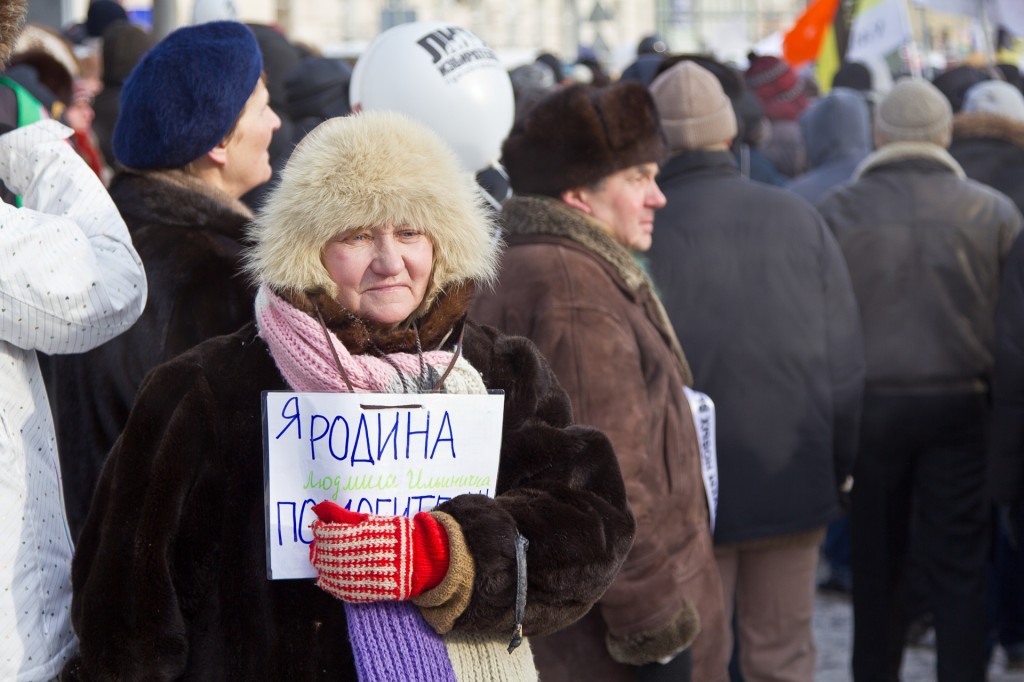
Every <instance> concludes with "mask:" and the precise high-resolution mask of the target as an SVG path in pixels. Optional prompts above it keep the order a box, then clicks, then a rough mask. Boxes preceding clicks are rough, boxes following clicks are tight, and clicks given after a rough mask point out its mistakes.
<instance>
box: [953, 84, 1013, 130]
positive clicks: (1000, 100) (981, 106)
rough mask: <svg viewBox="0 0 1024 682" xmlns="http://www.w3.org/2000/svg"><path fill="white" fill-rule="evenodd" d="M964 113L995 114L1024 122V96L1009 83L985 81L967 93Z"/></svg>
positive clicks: (972, 87)
mask: <svg viewBox="0 0 1024 682" xmlns="http://www.w3.org/2000/svg"><path fill="white" fill-rule="evenodd" d="M964 111H965V112H980V113H986V114H995V115H997V116H1005V117H1006V118H1011V119H1013V120H1015V121H1022V122H1024V95H1022V94H1021V92H1020V90H1018V89H1017V88H1015V87H1013V86H1012V85H1010V84H1009V83H1004V82H1003V81H984V82H981V83H978V84H977V85H973V86H971V88H970V89H969V90H968V91H967V95H966V97H964Z"/></svg>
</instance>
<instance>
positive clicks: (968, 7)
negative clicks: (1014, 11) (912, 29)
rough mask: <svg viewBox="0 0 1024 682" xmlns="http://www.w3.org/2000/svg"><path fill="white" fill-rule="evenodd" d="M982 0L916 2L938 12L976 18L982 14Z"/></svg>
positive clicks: (930, 0)
mask: <svg viewBox="0 0 1024 682" xmlns="http://www.w3.org/2000/svg"><path fill="white" fill-rule="evenodd" d="M982 2H984V0H914V4H915V5H917V6H918V7H927V8H928V9H933V10H935V11H936V12H945V13H947V14H959V15H960V16H964V17H974V18H975V19H977V18H979V17H980V16H981V5H982ZM1007 4H1009V3H1007Z"/></svg>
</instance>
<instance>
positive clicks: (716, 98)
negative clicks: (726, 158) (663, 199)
mask: <svg viewBox="0 0 1024 682" xmlns="http://www.w3.org/2000/svg"><path fill="white" fill-rule="evenodd" d="M651 95H652V96H653V97H654V103H655V104H657V105H658V113H659V114H660V115H661V127H662V128H663V129H664V130H665V137H666V138H667V139H668V145H669V148H670V149H671V150H672V151H673V152H683V151H689V150H693V149H701V148H702V147H708V146H711V145H714V144H721V143H722V142H729V141H730V140H732V138H734V137H736V114H735V112H734V111H733V109H732V103H731V102H730V101H729V98H728V97H727V96H726V95H725V91H724V90H722V85H721V83H719V82H718V79H717V78H715V75H714V74H713V73H711V72H710V71H708V70H707V69H705V68H703V67H701V66H698V65H697V64H695V63H694V62H690V61H684V62H679V63H678V64H676V65H675V66H673V67H672V68H671V69H669V70H668V71H666V72H665V73H663V74H661V75H660V76H658V77H657V78H655V79H654V82H653V83H651Z"/></svg>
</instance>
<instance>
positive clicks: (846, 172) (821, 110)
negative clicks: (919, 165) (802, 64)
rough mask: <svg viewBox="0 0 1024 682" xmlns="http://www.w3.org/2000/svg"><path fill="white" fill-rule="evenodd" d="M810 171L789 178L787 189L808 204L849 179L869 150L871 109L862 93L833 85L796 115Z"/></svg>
mask: <svg viewBox="0 0 1024 682" xmlns="http://www.w3.org/2000/svg"><path fill="white" fill-rule="evenodd" d="M800 131H801V133H802V134H803V138H804V143H805V144H806V145H807V165H808V167H809V169H810V170H808V171H807V172H806V173H804V174H803V175H801V176H800V177H798V178H797V179H795V180H793V181H791V182H790V183H789V185H788V187H789V189H790V190H791V191H793V192H796V193H797V194H799V195H800V196H802V197H803V198H804V199H806V200H807V201H809V202H811V203H812V204H817V203H818V202H819V201H821V200H822V199H824V198H825V195H826V194H828V192H829V191H831V190H832V189H833V188H834V187H836V186H837V185H841V184H842V183H844V182H846V181H847V180H849V179H850V178H851V177H852V176H853V173H854V171H855V170H857V166H858V165H860V162H861V161H863V160H864V157H866V156H867V155H868V154H870V153H871V112H870V110H869V109H868V102H867V100H866V99H865V98H864V95H863V94H861V93H859V92H857V91H855V90H848V89H847V88H836V89H834V90H833V91H832V92H830V93H829V94H828V96H826V97H823V98H822V99H820V100H818V101H816V102H815V103H814V104H812V105H811V106H810V108H808V109H807V110H806V111H804V113H803V114H801V116H800Z"/></svg>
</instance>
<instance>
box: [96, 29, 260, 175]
mask: <svg viewBox="0 0 1024 682" xmlns="http://www.w3.org/2000/svg"><path fill="white" fill-rule="evenodd" d="M262 73H263V57H262V56H261V54H260V48H259V44H258V43H257V42H256V37H255V36H254V35H253V34H252V31H250V30H249V29H248V28H247V27H246V26H245V25H244V24H240V23H238V22H234V21H214V22H210V23H206V24H199V25H197V26H186V27H185V28H179V29H178V30H177V31H174V32H173V33H171V34H170V35H168V36H167V37H166V38H164V39H163V40H161V41H160V42H159V43H157V44H156V45H155V46H154V47H153V48H152V49H151V50H149V51H148V52H147V53H146V54H145V55H144V56H143V57H142V59H141V60H140V61H139V63H138V64H137V65H136V66H135V68H134V69H132V72H131V74H129V76H128V79H127V80H126V81H125V82H124V86H123V87H122V89H121V111H120V113H119V114H118V117H117V123H116V124H115V125H114V137H113V146H114V156H115V157H116V158H117V160H118V161H120V162H121V163H122V164H124V165H125V166H128V167H129V168H137V169H140V170H143V169H156V168H180V167H182V166H185V165H186V164H188V163H190V162H192V161H195V160H196V159H198V158H199V157H201V156H202V155H203V154H205V153H206V152H208V151H210V150H211V149H213V148H214V147H216V146H217V145H218V144H219V143H220V141H221V140H223V139H224V136H225V135H227V134H228V131H229V130H230V129H231V126H232V124H233V123H234V122H235V119H237V118H238V115H239V114H240V113H241V112H242V109H244V108H245V103H246V101H248V99H249V97H250V95H252V92H253V90H255V89H256V84H257V82H259V79H260V75H261V74H262Z"/></svg>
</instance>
